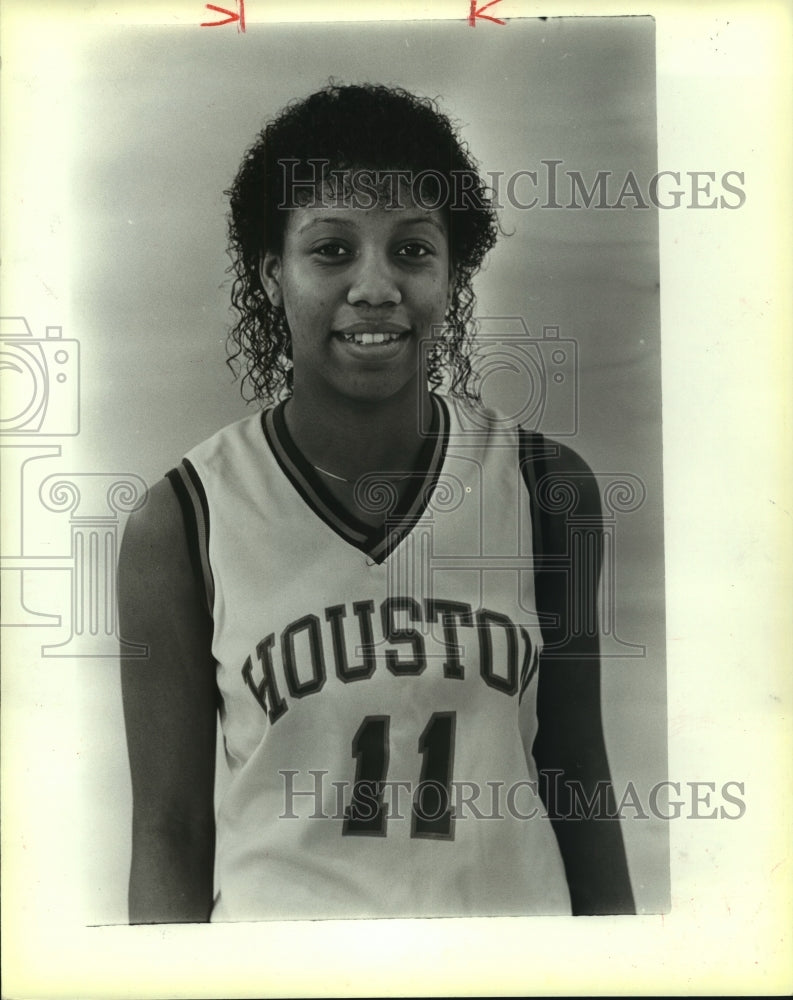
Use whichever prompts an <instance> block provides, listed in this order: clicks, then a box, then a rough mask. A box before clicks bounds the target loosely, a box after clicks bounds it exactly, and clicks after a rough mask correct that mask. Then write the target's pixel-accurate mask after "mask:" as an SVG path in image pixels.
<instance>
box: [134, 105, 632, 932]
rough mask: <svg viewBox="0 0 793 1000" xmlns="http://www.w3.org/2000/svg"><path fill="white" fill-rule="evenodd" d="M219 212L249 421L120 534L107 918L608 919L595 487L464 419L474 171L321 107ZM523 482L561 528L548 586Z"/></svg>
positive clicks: (273, 142)
mask: <svg viewBox="0 0 793 1000" xmlns="http://www.w3.org/2000/svg"><path fill="white" fill-rule="evenodd" d="M439 179H440V181H439ZM364 195H365V198H364V197H363V196H364ZM230 197H231V215H230V243H231V250H232V259H233V264H232V268H233V272H234V275H235V281H234V286H233V292H232V301H233V303H234V305H235V307H236V309H237V311H238V314H239V318H238V321H237V323H236V325H235V326H234V328H233V330H232V333H231V345H232V346H231V361H232V363H235V364H239V363H240V361H242V362H243V364H244V367H245V374H244V378H243V386H244V387H245V388H246V389H247V390H248V391H251V390H252V394H253V396H254V397H255V398H256V399H258V400H259V401H261V403H262V404H263V409H262V411H261V412H260V413H256V414H254V415H253V416H251V417H247V418H245V419H244V420H242V421H239V422H237V423H235V424H232V425H231V426H229V427H226V428H224V429H222V430H220V431H219V432H218V433H217V434H215V435H214V436H213V437H211V438H210V439H209V440H207V441H205V442H203V443H202V444H199V445H197V446H196V447H195V448H193V449H192V450H191V451H190V452H189V453H188V454H187V456H186V457H185V458H184V459H183V460H182V462H181V463H180V465H179V466H178V467H177V468H175V469H173V470H172V471H171V472H170V473H169V474H168V476H167V477H166V478H165V479H164V480H162V481H161V482H160V483H158V484H157V485H156V486H155V487H154V488H153V489H152V490H151V493H150V497H149V502H148V503H147V505H146V506H145V507H144V508H143V509H142V510H141V511H139V512H138V513H136V514H135V515H134V516H133V517H132V518H131V519H130V521H129V523H128V527H127V531H126V534H125V538H124V544H123V548H122V553H121V559H120V568H119V599H120V610H121V624H122V629H123V632H124V634H125V635H129V636H135V638H136V639H137V640H138V641H145V642H146V643H147V644H148V646H149V650H150V656H149V659H148V660H147V661H146V663H145V664H144V665H143V666H141V665H140V661H138V660H134V661H133V660H130V661H127V662H125V663H124V665H123V672H122V681H123V695H124V710H125V718H126V725H127V738H128V747H129V755H130V763H131V769H132V781H133V796H134V814H133V855H132V868H131V876H130V919H131V920H132V921H133V922H154V921H191V920H192V921H202V920H207V919H212V920H249V919H273V918H316V917H345V916H347V917H361V916H395V917H396V916H455V915H457V916H470V915H486V914H488V915H489V914H492V915H498V914H505V915H506V914H529V913H543V914H547V913H565V912H567V913H569V912H571V910H572V912H575V913H617V912H630V911H631V910H632V907H633V902H632V894H631V887H630V882H629V879H628V874H627V867H626V863H625V856H624V851H623V846H622V838H621V834H620V829H619V823H618V820H617V819H616V818H615V816H614V801H613V799H614V797H613V792H612V790H611V785H610V780H609V770H608V764H607V761H606V754H605V749H604V743H603V736H602V731H601V721H600V719H601V716H600V700H599V699H600V696H599V672H598V639H597V635H596V633H595V632H594V631H593V629H592V627H591V623H592V622H593V621H596V620H597V618H596V612H595V608H594V605H595V599H596V591H597V577H598V570H599V560H600V541H599V535H598V532H597V521H598V517H599V501H598V494H597V487H596V486H595V485H594V481H593V479H592V476H591V473H590V472H589V470H588V468H587V467H586V465H585V464H584V463H583V462H582V460H581V459H580V458H579V457H578V456H577V455H575V453H573V452H572V451H570V450H569V449H567V448H563V447H561V446H558V445H555V444H553V443H552V442H549V441H547V440H545V439H543V438H542V437H541V436H540V435H538V434H531V433H527V432H525V431H523V430H521V429H520V428H518V427H512V426H508V425H505V423H504V421H503V420H502V419H500V418H499V416H498V414H495V413H492V412H490V411H487V410H485V409H484V408H483V407H481V406H477V390H476V378H475V370H474V368H473V367H472V360H471V359H472V350H473V339H472V338H473V333H474V324H473V323H472V311H473V293H472V290H471V279H472V277H473V275H474V274H475V273H476V271H477V270H478V268H479V266H480V264H481V262H482V259H483V257H484V255H485V253H486V252H487V250H488V249H489V248H490V247H491V246H492V244H493V242H494V240H495V235H496V232H497V229H496V223H495V215H494V212H493V210H492V207H491V205H490V202H489V201H488V198H487V196H486V192H485V189H484V186H483V184H482V182H481V180H480V178H479V175H478V173H477V170H476V166H475V164H474V162H473V160H472V159H471V157H470V156H469V155H468V153H467V151H466V150H465V147H464V145H463V143H462V141H461V140H460V139H459V137H458V136H457V134H456V133H455V131H454V129H453V128H452V126H451V124H450V123H449V121H448V119H447V118H446V117H445V116H444V115H443V114H441V113H440V112H439V111H438V110H437V108H436V107H435V106H434V104H433V103H432V102H430V101H428V100H423V99H420V98H417V97H415V96H414V95H412V94H409V93H407V92H405V91H402V90H399V89H393V88H385V87H381V86H351V87H341V86H329V87H327V88H326V89H324V90H323V91H320V92H319V93H316V94H313V95H311V96H310V97H309V98H307V99H306V100H304V101H302V102H300V103H296V104H294V105H291V106H290V107H288V108H287V109H286V110H285V111H284V112H283V113H282V114H281V115H280V116H279V117H278V118H276V119H274V121H272V122H270V123H269V124H268V125H267V127H266V128H265V129H264V130H263V132H262V133H261V134H260V136H259V137H258V138H257V140H256V142H255V143H254V145H253V146H252V147H251V148H250V150H249V151H248V153H247V154H246V157H245V159H244V161H243V164H242V167H241V168H240V172H239V174H238V176H237V179H236V181H235V183H234V186H233V187H232V189H231V191H230ZM442 386H445V387H446V393H443V392H441V391H439V390H440V389H441V388H442ZM472 414H475V416H476V420H475V421H474V422H473V423H472V421H471V420H470V419H469V418H470V416H471V415H472ZM471 427H475V428H476V430H475V431H473V432H472V431H471V430H470V428H471ZM548 477H550V480H549V478H548ZM549 481H551V482H553V483H554V484H556V485H557V486H558V485H559V484H562V485H563V486H567V487H568V490H572V494H573V496H574V499H575V502H574V513H576V514H577V515H580V514H584V515H586V517H585V518H584V520H585V521H586V523H587V525H588V526H589V527H588V530H589V535H588V539H587V544H586V545H585V546H583V547H576V548H575V551H576V552H577V553H578V555H577V556H575V557H570V558H568V562H567V565H566V567H565V573H563V574H561V576H560V574H558V573H556V574H555V573H553V572H550V571H549V570H548V567H549V566H551V565H552V564H558V559H559V557H560V556H561V555H562V553H564V552H566V551H567V546H568V531H567V523H566V520H565V512H564V511H560V509H559V507H558V504H557V505H554V504H553V503H552V504H550V505H549V504H548V503H545V504H543V502H542V490H541V489H539V488H538V484H542V483H546V484H547V483H548V482H549ZM555 560H556V563H555V562H554V561H555ZM571 575H572V579H571ZM571 592H572V593H576V594H580V595H583V597H582V600H583V605H582V606H581V607H579V608H578V609H577V610H578V612H581V611H583V616H582V620H583V621H584V622H585V626H584V627H583V628H582V627H581V624H580V619H579V617H578V615H577V614H576V615H574V614H573V612H572V609H571V608H569V607H568V594H569V593H571ZM574 619H575V620H574ZM548 623H550V624H548ZM218 712H219V716H220V721H221V725H222V732H223V740H224V747H225V752H226V759H227V761H228V764H229V768H230V772H231V778H230V783H229V788H228V791H227V793H226V795H225V797H224V798H223V801H222V804H221V806H220V811H219V814H218V816H217V821H216V817H215V813H214V808H213V788H214V762H215V737H216V720H217V716H218ZM582 801H583V802H585V803H586V805H587V810H586V815H583V814H582V813H581V812H580V810H579V809H578V806H580V805H581V802H582ZM595 802H596V804H597V807H596V808H593V803H595Z"/></svg>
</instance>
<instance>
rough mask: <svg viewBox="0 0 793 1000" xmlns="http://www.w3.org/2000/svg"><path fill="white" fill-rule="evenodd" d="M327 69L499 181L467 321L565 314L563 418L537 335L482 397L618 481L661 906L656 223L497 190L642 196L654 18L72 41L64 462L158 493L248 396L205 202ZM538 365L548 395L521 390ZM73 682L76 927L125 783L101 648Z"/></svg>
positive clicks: (639, 856) (630, 207) (607, 702)
mask: <svg viewBox="0 0 793 1000" xmlns="http://www.w3.org/2000/svg"><path fill="white" fill-rule="evenodd" d="M330 76H333V77H335V78H338V79H339V80H342V81H344V82H360V81H378V82H385V83H393V84H400V85H402V86H405V87H407V88H409V89H413V90H415V91H417V92H420V93H422V94H426V95H429V96H432V97H438V98H439V99H440V101H441V104H442V106H443V108H444V109H445V110H447V111H448V112H449V113H450V114H451V115H452V117H453V118H455V119H456V120H457V121H458V122H459V123H460V124H461V125H462V128H463V133H464V135H465V137H466V138H467V140H468V142H469V144H470V147H471V149H472V151H473V152H474V154H475V155H476V157H477V158H478V159H479V161H480V162H481V164H482V166H483V168H484V169H485V170H487V171H491V172H497V173H498V174H500V175H502V179H501V182H500V200H501V202H502V204H504V205H505V207H504V209H503V211H502V213H501V219H502V223H503V226H504V229H505V231H506V233H507V234H509V235H506V236H505V237H504V238H502V239H501V240H500V242H499V245H498V246H497V247H496V249H495V250H494V251H493V252H492V254H491V255H490V257H489V259H488V262H487V266H486V268H485V270H484V271H483V273H482V274H481V275H480V276H479V278H478V281H477V290H478V296H479V305H478V313H479V315H480V316H481V317H482V318H483V332H484V333H485V335H486V337H487V335H490V334H492V335H493V336H495V337H497V336H498V335H499V333H501V334H503V333H505V332H506V333H508V334H509V335H510V336H512V337H513V339H514V334H515V332H516V331H517V333H518V335H519V337H520V336H525V334H521V333H520V331H521V330H522V326H521V323H523V324H525V326H526V329H527V330H528V331H529V334H530V336H531V337H532V338H538V340H541V339H542V335H543V329H544V328H551V330H550V331H546V332H549V333H550V335H551V336H553V334H554V331H553V328H558V337H559V338H560V339H562V340H565V341H566V345H565V346H564V351H565V353H564V358H565V360H564V362H563V363H561V366H560V369H559V373H560V374H561V375H562V376H563V381H564V386H565V390H564V391H565V392H568V393H569V391H570V388H571V385H573V383H574V385H573V388H574V390H575V399H576V400H577V408H576V409H571V408H570V406H571V404H570V402H569V401H570V398H571V397H570V396H569V395H568V396H565V397H562V395H560V393H556V394H555V395H554V388H555V384H554V383H553V381H552V378H551V376H552V374H553V373H554V372H555V371H556V370H555V369H553V364H554V362H553V358H552V355H551V353H549V350H550V349H549V348H548V347H547V346H545V347H538V348H537V351H536V352H535V355H534V367H533V368H531V366H529V368H527V369H526V370H525V371H521V370H520V369H519V370H517V371H515V372H511V373H507V374H506V375H502V376H500V377H496V376H494V377H493V379H491V380H490V381H489V382H488V383H486V399H487V401H488V402H491V403H492V402H496V403H498V404H500V405H501V406H502V407H504V408H505V409H507V410H511V411H512V412H515V413H517V412H518V411H519V410H520V406H521V403H520V401H521V400H522V399H526V398H529V397H531V398H532V399H534V400H535V402H536V401H537V400H538V399H539V400H540V401H541V405H538V406H534V408H533V409H532V410H531V413H530V414H529V417H530V420H529V421H528V422H529V423H532V422H533V423H534V424H535V425H538V426H539V427H540V429H542V430H545V431H547V432H548V433H550V434H554V433H556V432H559V433H560V436H561V435H565V436H566V437H565V438H564V439H566V440H568V441H570V442H571V443H573V444H574V445H575V447H576V448H577V449H578V450H579V451H580V452H581V453H582V454H583V455H584V456H585V458H586V459H587V461H588V462H589V464H590V465H591V466H592V468H593V469H594V470H595V472H596V473H598V474H599V475H601V477H602V479H601V484H602V486H603V488H604V489H606V488H608V486H609V484H610V483H612V482H614V481H615V480H619V479H620V477H621V478H622V479H623V480H627V481H628V483H629V484H631V485H630V488H629V489H628V491H627V492H628V493H630V492H631V490H633V491H634V493H633V497H632V498H631V497H630V496H628V497H627V500H626V496H625V495H623V496H622V500H620V496H619V495H617V497H616V507H617V512H616V513H615V514H614V519H613V529H614V530H613V536H612V538H613V545H614V548H613V550H612V554H613V559H612V560H611V570H610V579H611V581H612V583H613V584H614V586H615V587H616V595H617V596H616V604H615V606H614V615H613V621H612V625H613V632H612V635H611V636H610V637H607V638H608V641H607V642H606V643H605V644H604V646H605V651H606V652H607V653H608V655H607V657H606V658H605V661H604V669H603V702H604V724H605V730H606V738H607V743H608V749H609V754H610V759H611V764H612V772H613V779H614V784H615V788H616V790H617V795H618V798H621V797H622V795H623V793H624V792H626V790H627V794H628V797H629V798H630V797H631V796H630V789H631V788H632V789H634V790H635V792H636V796H637V797H638V800H639V808H638V809H637V808H634V807H630V806H628V807H626V809H625V811H624V816H625V821H624V831H625V839H626V844H627V850H628V856H629V863H630V868H631V873H632V878H633V883H634V889H635V894H636V899H637V905H638V907H639V911H640V912H659V911H663V910H665V909H667V908H668V900H669V874H668V825H669V824H668V822H667V821H665V820H663V819H658V818H656V817H655V816H653V814H652V812H651V810H650V809H649V808H648V796H649V793H650V790H651V789H652V788H653V786H654V785H655V784H657V783H658V782H659V781H661V780H663V779H664V778H665V777H666V774H665V769H666V680H665V664H664V576H663V535H662V529H663V515H662V493H661V486H662V483H661V398H660V386H661V370H660V328H659V306H658V237H657V221H658V220H657V213H656V211H655V209H653V208H647V209H642V208H639V207H637V206H636V201H635V200H634V199H631V198H630V197H627V198H625V199H624V200H623V208H609V209H606V208H602V209H599V208H596V207H594V205H593V207H591V208H589V209H583V208H582V209H578V210H575V209H569V208H560V209H556V208H542V207H540V206H539V205H538V206H535V207H533V208H521V207H518V206H517V205H514V204H513V205H507V204H506V201H507V194H508V192H507V191H506V190H505V187H504V185H505V184H506V183H507V181H508V179H509V178H510V177H513V176H514V175H516V174H517V172H518V171H526V170H533V171H537V173H538V184H537V187H536V189H534V190H533V189H532V182H531V180H530V178H528V177H527V176H526V175H522V177H521V178H519V179H518V180H517V181H515V182H514V183H513V191H512V194H513V201H520V202H521V203H523V204H528V203H529V202H530V201H531V198H532V196H533V195H536V194H539V196H540V200H541V204H542V203H543V202H547V200H550V199H548V198H547V193H548V192H547V183H546V181H545V178H546V177H547V174H548V171H549V169H550V168H549V167H548V165H547V163H543V161H551V160H555V161H561V164H560V165H559V166H557V168H556V169H557V171H558V172H559V193H558V194H557V201H558V202H559V203H560V204H562V205H567V204H569V203H570V201H571V198H570V181H569V179H568V177H567V174H566V173H565V172H567V171H578V172H580V173H581V175H582V177H583V178H584V180H585V181H586V182H587V185H588V186H590V185H591V183H592V181H593V180H594V178H595V175H596V174H597V172H598V171H601V170H607V171H611V173H612V175H613V179H612V180H611V181H610V183H612V184H613V185H614V187H613V188H612V189H610V190H609V193H608V200H609V202H612V203H613V202H614V201H615V200H616V196H617V195H618V194H619V190H620V187H621V186H622V181H623V179H624V178H625V176H626V174H627V173H628V172H633V174H634V175H635V176H636V178H637V179H639V181H640V182H641V183H642V184H644V185H645V191H646V184H647V182H648V181H649V179H650V178H651V177H652V175H653V174H654V172H655V171H656V116H655V70H654V26H653V22H652V20H651V19H649V18H638V17H631V18H609V19H606V18H597V19H596V18H590V19H586V18H562V19H548V20H546V21H541V20H525V21H523V20H521V21H512V22H510V23H509V24H507V25H506V26H505V27H503V28H498V27H496V26H493V27H492V30H485V28H482V27H478V28H477V29H474V30H472V29H470V28H469V27H468V26H467V25H466V24H465V22H464V21H461V22H459V23H457V22H455V23H449V22H428V23H411V24H401V23H393V24H384V25H380V26H378V25H372V24H366V25H362V24H354V25H353V24H349V25H333V26H330V25H303V26H298V25H289V26H286V25H283V26H279V25H275V26H258V25H257V26H252V27H249V28H248V31H247V32H246V33H245V34H244V35H243V34H239V33H237V32H236V31H234V30H232V29H222V30H221V29H213V30H201V29H198V28H195V29H192V30H185V29H182V28H168V27H166V26H163V27H156V28H154V27H151V28H139V27H134V28H122V29H113V30H112V32H111V31H110V30H108V31H107V33H106V34H105V33H104V32H102V33H100V34H99V35H97V36H94V37H93V38H91V39H90V40H86V44H85V46H84V48H83V51H82V52H80V53H78V54H77V58H76V60H75V64H74V78H73V81H72V89H71V94H72V101H71V104H70V108H69V114H70V116H71V122H70V133H71V134H72V136H73V149H72V156H71V161H70V164H69V173H70V180H69V195H70V218H69V219H68V225H69V226H70V232H71V234H72V255H71V258H72V259H71V272H72V275H71V291H72V309H71V316H72V322H73V325H74V329H72V330H69V331H68V335H69V336H71V337H76V338H78V339H79V341H80V349H81V366H82V397H81V409H82V425H81V431H80V435H79V439H78V448H79V467H80V468H81V469H82V470H84V471H85V472H105V473H132V474H135V475H137V476H139V477H141V478H142V479H143V480H144V481H145V482H147V483H151V482H154V481H155V480H157V479H158V478H159V477H160V476H161V475H162V474H163V472H164V471H165V470H167V469H168V468H170V467H171V466H172V465H174V464H175V463H176V462H177V461H178V460H179V458H180V457H181V456H182V455H183V454H184V452H185V451H186V450H187V449H188V448H189V447H190V446H191V445H193V444H194V443H196V442H198V441H200V440H202V439H203V438H205V437H206V436H208V435H209V434H211V433H212V432H213V431H214V430H216V429H217V428H219V427H220V426H222V425H223V424H226V423H228V422H230V421H232V420H235V419H237V418H238V417H240V416H242V415H243V414H244V413H245V412H247V410H246V407H245V404H243V403H242V401H241V399H240V396H239V391H238V388H237V387H236V386H235V385H234V384H233V383H232V381H231V377H230V374H229V372H228V369H227V368H226V367H225V364H224V359H225V349H224V342H225V331H226V329H227V325H228V320H229V312H228V278H227V276H226V274H225V268H226V266H227V263H228V261H227V258H226V256H225V250H224V248H225V218H224V216H225V211H226V205H225V201H224V198H223V195H222V192H223V190H224V188H226V187H227V186H228V185H229V183H230V181H231V179H232V177H233V175H234V172H235V169H236V167H237V164H238V162H239V160H240V157H241V154H242V152H243V150H244V149H245V147H246V146H247V145H248V144H249V142H250V141H251V139H252V137H253V135H254V133H255V132H256V130H257V129H258V128H259V127H260V126H261V124H262V122H263V121H264V119H265V118H266V117H267V116H268V115H269V114H271V113H273V112H275V111H277V110H278V109H279V108H281V107H282V106H283V105H284V104H285V103H286V102H287V101H289V100H290V99H292V98H294V97H297V96H301V95H304V94H307V93H309V92H310V91H311V90H313V89H316V88H317V87H320V86H322V85H323V84H324V83H325V82H327V79H328V77H330ZM577 200H578V201H579V202H581V198H580V197H579V198H578V199H577ZM596 201H597V199H596ZM505 324H506V325H505ZM570 342H572V344H571V343H570ZM570 351H572V352H573V354H570V353H569V352H570ZM543 352H544V353H543ZM576 352H577V354H576ZM496 353H497V351H496ZM539 355H542V358H543V359H544V361H543V362H540V361H538V360H537V358H538V356H539ZM572 356H575V358H576V361H575V365H574V367H571V365H570V358H571V357H572ZM543 363H545V364H546V375H547V376H548V379H549V381H548V386H547V391H546V395H545V397H542V396H538V395H537V394H536V393H537V391H538V390H537V387H536V386H534V387H532V388H531V391H530V392H529V391H528V389H527V385H528V383H529V382H531V381H532V378H533V375H532V372H533V373H534V374H536V373H537V371H539V370H540V367H541V365H542V364H543ZM499 378H500V380H499ZM571 380H572V381H571ZM560 392H561V390H560ZM532 394H533V395H532ZM543 400H544V402H543ZM571 421H573V423H572V424H571ZM612 499H613V498H612ZM641 647H643V652H642V649H641ZM640 654H641V655H640ZM80 676H81V683H82V685H83V707H84V725H83V734H84V735H83V743H82V746H81V751H80V752H81V755H82V760H83V762H84V769H83V772H82V773H83V775H84V778H85V783H84V788H83V790H82V791H83V796H84V798H83V800H82V802H81V809H80V812H81V813H82V814H83V816H84V817H85V844H86V851H85V857H84V863H85V868H84V871H83V872H82V873H80V882H81V885H83V886H84V888H85V901H86V907H87V911H86V912H87V914H88V918H89V922H91V923H114V922H123V921H124V920H125V919H126V879H127V870H128V863H129V850H130V818H131V797H130V788H129V774H128V768H127V761H126V752H125V744H124V731H123V719H122V713H121V698H120V689H119V680H118V668H117V664H113V663H112V662H111V661H108V660H107V659H101V658H100V659H93V660H86V661H85V663H84V666H83V669H82V670H81V674H80ZM634 801H635V799H634ZM660 801H661V802H663V799H661V800H660Z"/></svg>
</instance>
